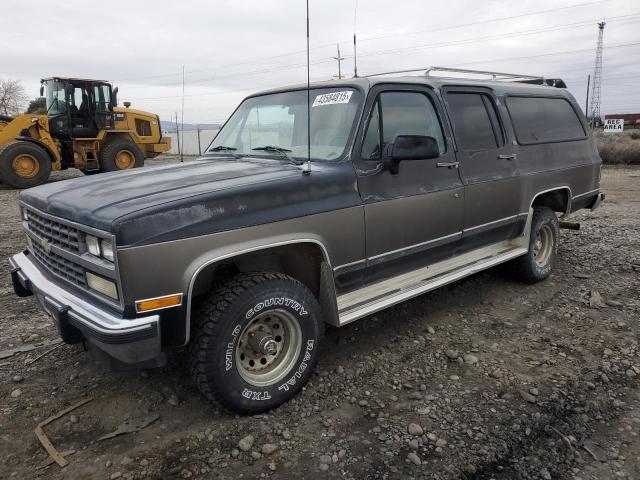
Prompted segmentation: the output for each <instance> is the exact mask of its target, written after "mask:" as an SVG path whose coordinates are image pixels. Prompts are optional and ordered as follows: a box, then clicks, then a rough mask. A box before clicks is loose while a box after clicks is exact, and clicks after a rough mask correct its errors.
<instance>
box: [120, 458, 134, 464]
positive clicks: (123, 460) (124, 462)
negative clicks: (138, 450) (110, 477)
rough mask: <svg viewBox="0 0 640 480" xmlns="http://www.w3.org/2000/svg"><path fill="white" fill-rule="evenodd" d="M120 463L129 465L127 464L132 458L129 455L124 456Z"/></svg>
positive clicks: (131, 461)
mask: <svg viewBox="0 0 640 480" xmlns="http://www.w3.org/2000/svg"><path fill="white" fill-rule="evenodd" d="M120 463H121V464H122V465H129V464H131V463H133V458H131V457H124V458H123V459H122V461H121V462H120Z"/></svg>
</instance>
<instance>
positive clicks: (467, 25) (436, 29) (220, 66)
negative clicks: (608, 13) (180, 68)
mask: <svg viewBox="0 0 640 480" xmlns="http://www.w3.org/2000/svg"><path fill="white" fill-rule="evenodd" d="M609 1H614V0H604V1H594V2H583V3H578V4H574V5H568V6H565V7H556V8H549V9H546V10H538V11H535V12H529V13H522V14H519V15H510V16H505V17H497V18H490V19H486V20H479V21H477V22H470V23H461V24H454V25H448V26H442V27H436V28H431V29H422V30H415V31H410V32H404V33H393V34H387V35H379V36H373V37H364V38H361V39H359V40H360V41H370V40H377V39H379V38H390V37H393V36H406V35H414V34H418V33H426V32H433V31H443V30H447V29H454V28H464V27H469V26H475V25H482V24H486V23H492V22H500V21H504V20H512V19H517V18H523V17H527V16H534V15H541V14H545V13H552V12H558V11H563V10H568V9H572V8H580V7H585V6H591V5H596V4H602V3H607V2H609ZM345 41H346V40H345ZM333 45H335V43H333V42H332V43H326V44H322V45H318V46H315V47H311V50H318V49H321V48H326V47H330V46H333ZM304 52H305V50H296V51H291V52H286V53H281V54H278V55H271V56H268V57H260V58H258V59H254V60H247V61H242V62H235V63H228V64H223V65H218V66H213V67H206V68H201V69H197V70H189V71H187V72H186V73H187V74H192V73H200V72H205V71H210V70H216V69H223V68H229V67H233V66H239V65H246V64H253V63H256V62H259V61H264V60H273V59H276V58H282V57H288V56H292V55H298V54H303V53H304ZM174 75H176V73H175V72H173V73H166V74H158V75H146V76H135V77H126V78H119V79H115V80H114V81H119V82H125V81H129V80H144V79H152V78H166V77H171V76H174Z"/></svg>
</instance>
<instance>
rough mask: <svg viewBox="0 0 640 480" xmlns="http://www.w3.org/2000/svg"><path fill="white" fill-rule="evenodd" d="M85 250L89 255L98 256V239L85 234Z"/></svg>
mask: <svg viewBox="0 0 640 480" xmlns="http://www.w3.org/2000/svg"><path fill="white" fill-rule="evenodd" d="M86 242H87V250H88V252H89V253H90V254H91V255H95V256H96V257H99V256H100V240H98V239H97V238H96V237H94V236H93V235H87V238H86Z"/></svg>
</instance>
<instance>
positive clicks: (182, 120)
mask: <svg viewBox="0 0 640 480" xmlns="http://www.w3.org/2000/svg"><path fill="white" fill-rule="evenodd" d="M180 115H181V116H182V118H181V120H180V124H181V127H182V128H181V130H182V144H183V145H184V65H182V112H181V113H180ZM180 161H181V162H183V161H184V159H183V158H182V152H180Z"/></svg>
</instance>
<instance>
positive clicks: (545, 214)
mask: <svg viewBox="0 0 640 480" xmlns="http://www.w3.org/2000/svg"><path fill="white" fill-rule="evenodd" d="M543 237H544V238H543ZM537 242H542V243H544V245H543V246H540V244H538V243H537ZM549 242H551V243H549ZM559 242H560V225H559V223H558V217H557V216H556V214H555V212H554V211H553V210H551V209H550V208H547V207H534V209H533V218H532V219H531V235H530V238H529V250H528V251H527V253H526V254H524V255H522V256H521V257H518V258H516V259H514V260H512V261H511V262H509V263H508V264H507V265H506V266H507V271H508V273H509V274H510V275H511V276H512V277H514V278H516V279H518V280H521V281H523V282H526V283H537V282H540V281H542V280H544V279H545V278H547V277H548V276H549V275H551V272H552V271H553V268H554V267H555V264H556V259H557V256H558V244H559ZM547 248H548V250H547Z"/></svg>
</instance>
